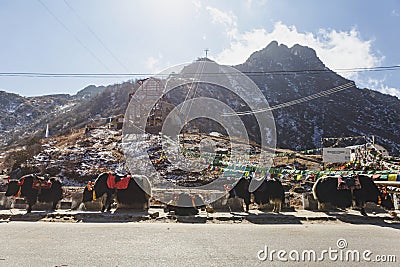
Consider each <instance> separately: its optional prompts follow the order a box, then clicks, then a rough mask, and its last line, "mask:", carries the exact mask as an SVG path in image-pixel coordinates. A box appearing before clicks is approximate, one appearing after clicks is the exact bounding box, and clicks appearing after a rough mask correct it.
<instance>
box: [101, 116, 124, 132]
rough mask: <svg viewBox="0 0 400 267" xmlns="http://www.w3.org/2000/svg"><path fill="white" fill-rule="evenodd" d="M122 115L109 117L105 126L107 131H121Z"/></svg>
mask: <svg viewBox="0 0 400 267" xmlns="http://www.w3.org/2000/svg"><path fill="white" fill-rule="evenodd" d="M124 117H125V116H124V114H120V115H117V116H115V117H109V118H107V120H106V126H107V128H108V129H115V130H121V129H122V126H123V125H124Z"/></svg>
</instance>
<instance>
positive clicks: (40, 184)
mask: <svg viewBox="0 0 400 267" xmlns="http://www.w3.org/2000/svg"><path fill="white" fill-rule="evenodd" d="M51 186H52V183H51V182H50V181H40V180H34V181H33V184H32V188H33V189H39V188H41V189H49V188H51Z"/></svg>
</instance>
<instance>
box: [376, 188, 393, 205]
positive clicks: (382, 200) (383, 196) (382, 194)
mask: <svg viewBox="0 0 400 267" xmlns="http://www.w3.org/2000/svg"><path fill="white" fill-rule="evenodd" d="M378 204H379V205H380V206H381V207H383V208H385V209H387V210H394V204H393V199H392V197H391V196H390V194H388V193H387V191H386V188H383V189H381V190H379V198H378Z"/></svg>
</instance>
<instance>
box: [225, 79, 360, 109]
mask: <svg viewBox="0 0 400 267" xmlns="http://www.w3.org/2000/svg"><path fill="white" fill-rule="evenodd" d="M354 86H355V84H354V82H349V83H346V84H343V85H340V86H337V87H334V88H331V89H328V90H325V91H322V92H319V93H316V94H312V95H309V96H306V97H302V98H299V99H296V100H293V101H289V102H285V103H282V104H278V105H275V106H272V107H268V108H263V109H258V110H250V111H242V112H235V113H225V114H223V115H222V116H225V117H227V116H244V115H250V114H256V113H261V112H266V111H272V110H275V109H281V108H286V107H290V106H293V105H297V104H300V103H304V102H308V101H311V100H313V99H317V98H320V97H323V96H327V95H331V94H334V93H337V92H340V91H343V90H345V89H348V88H352V87H354Z"/></svg>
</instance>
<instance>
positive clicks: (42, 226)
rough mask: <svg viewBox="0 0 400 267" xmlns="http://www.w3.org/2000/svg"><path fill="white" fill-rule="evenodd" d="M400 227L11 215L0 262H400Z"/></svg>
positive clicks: (3, 229) (0, 227)
mask: <svg viewBox="0 0 400 267" xmlns="http://www.w3.org/2000/svg"><path fill="white" fill-rule="evenodd" d="M399 229H400V225H398V224H397V225H388V224H387V225H382V226H379V225H376V226H374V225H365V224H363V225H355V224H345V223H333V222H318V223H317V222H315V223H305V224H284V225H282V224H262V225H261V224H251V223H240V224H233V223H225V224H209V223H207V224H184V223H44V222H8V223H6V222H4V223H0V234H1V242H0V266H7V267H8V266H293V265H298V266H314V265H315V266H329V265H332V266H333V265H337V264H339V266H343V265H346V266H375V265H376V259H379V260H386V261H394V260H396V261H397V263H396V262H392V263H384V264H382V263H380V264H379V266H399V262H400V249H399V248H400V231H399ZM273 250H275V251H276V252H272V251H273ZM279 250H281V251H283V252H280V254H279V255H278V251H279ZM311 251H314V252H315V255H316V256H315V259H316V260H317V261H314V258H313V254H312V253H313V252H311ZM325 251H326V252H325ZM335 251H336V252H335ZM271 253H272V254H271ZM329 253H330V254H329ZM357 253H358V254H357ZM346 255H347V256H346ZM357 255H360V261H357ZM278 256H280V257H278ZM377 256H378V257H377ZM393 256H394V257H396V258H395V259H394V257H393ZM320 259H321V260H320ZM346 259H347V260H349V261H347V260H346ZM285 260H286V261H285ZM297 260H299V261H297ZM318 260H320V261H318Z"/></svg>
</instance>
